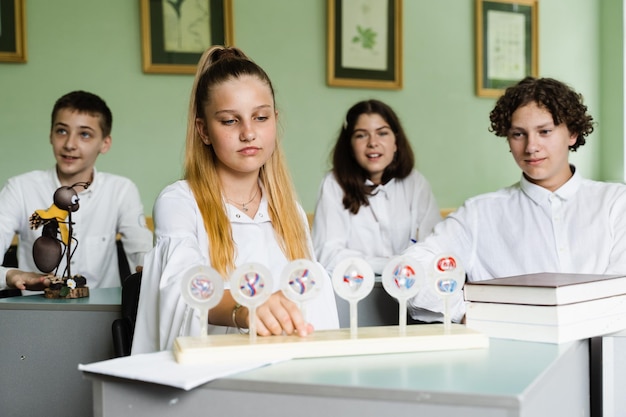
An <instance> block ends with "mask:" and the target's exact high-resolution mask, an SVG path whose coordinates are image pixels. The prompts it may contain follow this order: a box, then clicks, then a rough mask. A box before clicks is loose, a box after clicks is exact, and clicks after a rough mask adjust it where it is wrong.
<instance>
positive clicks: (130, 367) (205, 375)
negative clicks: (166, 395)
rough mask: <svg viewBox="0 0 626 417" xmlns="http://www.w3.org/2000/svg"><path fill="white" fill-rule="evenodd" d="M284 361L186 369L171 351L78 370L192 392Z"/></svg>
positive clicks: (83, 366) (111, 361)
mask: <svg viewBox="0 0 626 417" xmlns="http://www.w3.org/2000/svg"><path fill="white" fill-rule="evenodd" d="M286 360H288V359H286ZM281 361H282V360H276V361H267V360H265V361H259V360H256V361H254V360H249V361H241V362H238V363H219V364H204V365H203V364H188V365H183V364H179V363H178V362H176V359H175V358H174V354H173V353H172V352H171V351H163V352H156V353H145V354H141V355H132V356H126V357H123V358H116V359H110V360H107V361H102V362H95V363H90V364H87V365H83V364H79V365H78V370H79V371H83V372H91V373H96V374H103V375H110V376H115V377H119V378H127V379H134V380H138V381H144V382H152V383H156V384H161V385H169V386H172V387H176V388H181V389H184V390H187V391H188V390H190V389H193V388H195V387H197V386H199V385H202V384H205V383H207V382H209V381H212V380H214V379H217V378H223V377H226V376H229V375H233V374H236V373H239V372H243V371H249V370H251V369H256V368H260V367H262V366H266V365H269V364H272V363H276V362H281Z"/></svg>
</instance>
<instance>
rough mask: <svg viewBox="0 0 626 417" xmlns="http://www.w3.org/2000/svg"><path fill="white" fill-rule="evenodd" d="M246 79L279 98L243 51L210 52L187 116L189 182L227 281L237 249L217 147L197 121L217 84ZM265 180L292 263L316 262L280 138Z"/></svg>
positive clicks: (273, 214)
mask: <svg viewBox="0 0 626 417" xmlns="http://www.w3.org/2000/svg"><path fill="white" fill-rule="evenodd" d="M241 76H254V77H257V78H258V79H259V80H261V81H262V82H264V83H265V84H267V86H268V87H269V89H270V91H271V93H272V99H274V88H273V87H272V83H271V81H270V79H269V77H268V75H267V74H266V73H265V71H264V70H263V69H262V68H261V67H260V66H258V65H257V64H256V63H254V62H253V61H252V60H250V59H249V58H248V57H247V56H246V55H245V54H244V53H243V52H242V51H241V50H240V49H238V48H235V47H223V46H213V47H211V48H209V49H207V50H206V51H205V52H204V54H203V55H202V57H201V58H200V62H199V63H198V69H197V70H196V75H195V79H194V83H193V89H192V93H191V98H190V100H189V115H188V118H187V139H186V149H185V174H184V178H185V179H186V180H187V182H188V184H189V186H190V188H191V190H192V192H193V194H194V197H195V199H196V202H197V204H198V207H199V209H200V214H201V215H202V219H203V221H204V228H205V229H206V232H207V235H208V238H209V258H210V260H211V266H212V267H213V268H215V269H216V270H217V271H218V272H219V273H220V274H222V276H224V277H227V276H228V274H229V273H230V272H232V271H233V270H234V267H235V256H236V247H235V242H234V241H233V237H232V229H231V225H230V221H229V220H228V216H227V215H226V207H225V206H224V200H223V198H222V186H221V183H220V180H219V177H218V175H217V170H216V169H215V161H216V158H217V156H216V155H215V152H214V151H213V147H212V146H210V145H206V144H205V143H204V142H203V141H202V138H201V137H200V134H199V132H198V131H197V129H196V118H202V119H204V117H205V116H204V111H203V109H204V108H205V106H206V105H207V104H208V103H209V101H210V99H211V93H212V90H213V88H214V87H215V86H217V85H219V84H221V83H223V82H225V81H228V80H230V79H234V78H239V77H241ZM259 178H260V181H261V183H262V185H263V188H264V190H265V193H266V198H267V201H268V206H269V215H270V220H271V221H272V225H273V227H274V231H275V233H276V237H277V239H278V243H279V245H280V247H281V249H282V250H283V252H284V253H285V256H286V257H287V259H289V260H295V259H299V258H310V257H311V254H310V251H309V246H308V244H307V235H308V231H307V229H306V228H307V224H306V223H305V222H304V221H303V219H302V217H301V213H300V211H299V210H298V205H297V195H296V192H295V189H294V186H293V183H292V180H291V176H290V175H289V171H288V170H287V164H286V162H285V158H284V156H283V152H282V150H281V147H280V143H278V140H277V143H276V147H275V149H274V152H273V153H272V155H271V157H270V159H269V160H268V161H267V162H266V163H265V164H264V165H263V166H262V167H261V170H260V173H259Z"/></svg>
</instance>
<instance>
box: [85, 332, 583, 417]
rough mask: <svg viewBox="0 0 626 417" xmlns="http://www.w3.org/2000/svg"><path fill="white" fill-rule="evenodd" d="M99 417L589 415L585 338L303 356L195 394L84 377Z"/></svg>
mask: <svg viewBox="0 0 626 417" xmlns="http://www.w3.org/2000/svg"><path fill="white" fill-rule="evenodd" d="M85 375H86V377H87V378H88V379H91V380H92V382H93V395H94V416H95V417H113V416H114V417H124V416H136V417H142V416H146V417H147V416H150V417H153V416H154V417H160V416H182V415H184V416H206V415H215V416H251V417H259V416H265V415H267V416H272V417H281V416H284V417H293V416H299V417H300V416H305V417H306V416H316V417H318V416H340V415H348V416H359V417H369V416H372V417H373V416H376V417H379V416H407V415H411V416H416V417H417V416H428V417H438V416H441V417H453V416H463V417H496V416H502V417H505V416H506V417H513V416H518V417H530V416H532V417H541V416H546V417H547V416H549V417H553V416H577V417H584V416H589V415H590V399H589V343H588V340H582V341H575V342H570V343H566V344H562V345H554V344H546V343H534V342H523V341H513V340H503V339H490V346H489V348H485V349H467V350H448V351H438V352H417V353H404V354H386V355H369V356H348V357H331V358H314V359H297V360H291V361H287V362H281V363H277V364H273V365H270V366H266V367H262V368H257V369H255V370H252V371H247V372H243V373H240V374H237V375H233V376H230V377H226V378H220V379H216V380H214V381H211V382H209V383H206V384H204V385H201V386H199V387H197V388H195V389H192V390H189V391H185V390H181V389H178V388H174V387H170V386H166V385H160V384H154V383H148V382H142V381H138V380H134V379H125V378H117V377H112V376H109V375H102V374H96V373H89V372H86V373H85Z"/></svg>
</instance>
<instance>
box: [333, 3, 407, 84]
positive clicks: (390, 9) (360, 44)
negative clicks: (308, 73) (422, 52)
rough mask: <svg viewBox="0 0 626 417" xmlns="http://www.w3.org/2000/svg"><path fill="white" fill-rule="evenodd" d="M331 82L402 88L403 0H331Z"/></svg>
mask: <svg viewBox="0 0 626 417" xmlns="http://www.w3.org/2000/svg"><path fill="white" fill-rule="evenodd" d="M327 25H328V27H327V83H328V85H329V86H333V87H358V88H382V89H395V90H399V89H402V0H378V1H375V2H373V1H368V0H327Z"/></svg>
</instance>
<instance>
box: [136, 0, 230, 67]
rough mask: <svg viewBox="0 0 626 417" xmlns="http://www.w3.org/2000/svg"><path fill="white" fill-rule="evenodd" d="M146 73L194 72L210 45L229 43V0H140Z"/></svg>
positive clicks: (143, 60)
mask: <svg viewBox="0 0 626 417" xmlns="http://www.w3.org/2000/svg"><path fill="white" fill-rule="evenodd" d="M140 2H141V3H140V4H141V44H142V67H143V71H144V72H146V73H160V74H194V73H195V71H196V65H197V64H198V61H199V60H200V56H201V55H202V53H203V52H204V51H205V50H206V49H207V48H208V47H209V46H211V45H232V44H233V42H234V40H233V8H232V0H140Z"/></svg>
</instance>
